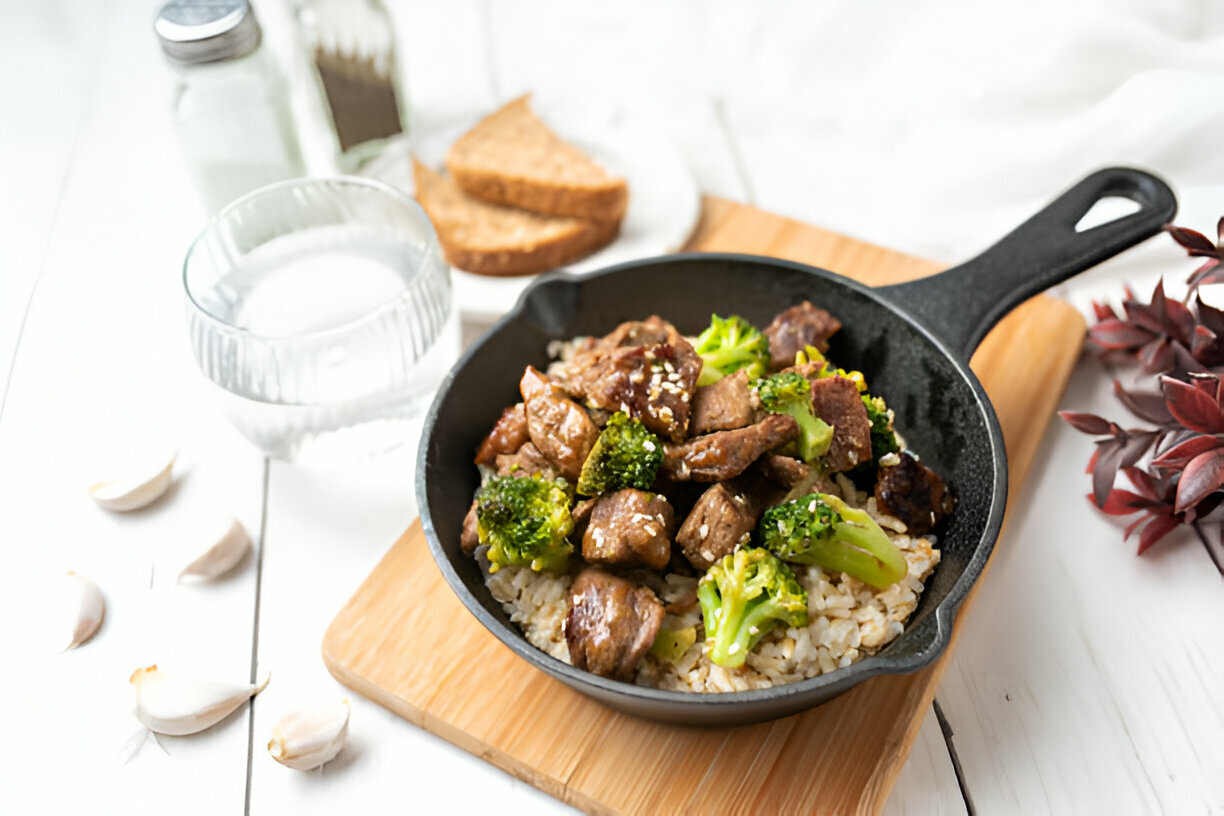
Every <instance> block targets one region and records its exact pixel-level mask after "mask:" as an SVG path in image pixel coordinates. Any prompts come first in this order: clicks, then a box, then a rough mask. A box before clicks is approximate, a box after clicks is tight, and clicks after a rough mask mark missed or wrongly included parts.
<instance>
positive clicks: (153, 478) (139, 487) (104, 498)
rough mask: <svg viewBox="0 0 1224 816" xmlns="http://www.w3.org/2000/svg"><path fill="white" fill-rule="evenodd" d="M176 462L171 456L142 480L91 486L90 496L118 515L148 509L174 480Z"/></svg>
mask: <svg viewBox="0 0 1224 816" xmlns="http://www.w3.org/2000/svg"><path fill="white" fill-rule="evenodd" d="M174 460H175V457H174V456H171V457H170V461H169V462H167V463H166V464H165V465H164V466H162V468H161V469H160V470H158V471H157V472H156V473H154V474H152V475H150V476H147V477H145V478H140V479H117V480H115V481H109V482H98V483H97V484H94V485H90V487H89V495H90V496H91V497H93V500H94V501H96V502H97V503H98V504H99V505H101V506H102V507H104V508H106V509H107V510H111V511H114V512H116V513H126V512H128V511H131V510H139V509H140V508H142V507H147V506H149V505H150V504H152V503H153V502H155V501H157V500H158V499H160V498H161V497H162V494H163V493H165V492H166V490H167V489H168V488H169V487H170V482H171V481H173V479H174Z"/></svg>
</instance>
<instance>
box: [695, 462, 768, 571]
mask: <svg viewBox="0 0 1224 816" xmlns="http://www.w3.org/2000/svg"><path fill="white" fill-rule="evenodd" d="M735 487H736V485H734V484H733V483H732V484H725V483H722V482H720V483H718V484H716V485H714V486H713V487H711V488H710V489H709V490H707V491H706V492H705V493H704V494H702V496H701V498H700V499H698V500H697V504H696V505H694V507H693V510H692V512H691V513H689V515H688V518H686V519H685V520H684V524H682V525H680V532H678V533H676V543H677V544H679V545H680V547H681V549H683V550H684V556H685V558H687V559H688V560H689V562H690V563H692V565H693V566H694V567H696V568H697V569H700V570H704V569H709V568H710V566H711V565H713V564H714V562H715V561H717V560H718V559H720V558H722V557H723V556H724V555H727V554H729V553H730V552H732V551H733V550H734V549H735V546H736V545H737V544H739V543H740V542H741V541H744V540H746V539H747V538H748V535H749V534H750V533H751V532H752V528H753V527H755V526H756V523H757V519H758V518H759V517H760V514H761V507H760V506H759V504H758V502H757V501H756V500H755V499H754V498H753V497H752V496H751V495H749V494H747V493H745V492H743V491H740V490H736V489H735Z"/></svg>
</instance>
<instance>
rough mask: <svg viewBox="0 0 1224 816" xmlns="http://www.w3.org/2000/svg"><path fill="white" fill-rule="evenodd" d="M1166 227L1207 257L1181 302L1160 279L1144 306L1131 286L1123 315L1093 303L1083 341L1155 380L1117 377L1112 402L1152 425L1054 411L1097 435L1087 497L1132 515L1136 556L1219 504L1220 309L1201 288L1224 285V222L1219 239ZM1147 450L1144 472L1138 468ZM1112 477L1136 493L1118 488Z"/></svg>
mask: <svg viewBox="0 0 1224 816" xmlns="http://www.w3.org/2000/svg"><path fill="white" fill-rule="evenodd" d="M1165 231H1166V232H1168V233H1169V235H1170V236H1172V238H1173V240H1174V241H1176V242H1177V243H1178V244H1180V245H1181V246H1182V247H1183V248H1184V249H1185V250H1186V251H1187V253H1188V254H1189V255H1190V256H1191V257H1192V258H1202V259H1203V262H1202V264H1201V265H1200V266H1199V267H1198V268H1197V269H1196V270H1195V271H1194V273H1193V274H1192V275H1191V276H1190V278H1189V280H1188V281H1187V283H1188V285H1189V292H1188V294H1187V296H1186V302H1185V303H1182V302H1179V301H1176V300H1169V298H1168V297H1167V296H1166V295H1165V291H1164V284H1163V282H1161V283H1157V284H1156V288H1155V290H1154V291H1153V292H1152V298H1151V300H1150V301H1149V302H1147V303H1143V302H1141V301H1139V300H1138V299H1137V298H1136V297H1135V295H1134V292H1132V291H1131V290H1130V289H1129V288H1127V289H1126V291H1125V295H1126V296H1125V299H1124V300H1123V301H1122V314H1121V315H1119V314H1118V312H1117V311H1116V310H1115V309H1114V308H1113V307H1112V306H1110V305H1108V304H1101V303H1093V312H1094V313H1095V315H1096V319H1097V322H1096V324H1095V325H1094V326H1092V328H1090V329H1089V330H1088V342H1089V344H1090V345H1092V346H1094V347H1095V348H1096V349H1097V352H1098V356H1099V357H1100V358H1101V359H1102V360H1103V361H1105V362H1107V363H1117V364H1131V365H1138V366H1139V368H1140V369H1141V370H1143V371H1145V372H1148V373H1151V374H1156V375H1159V376H1158V377H1157V383H1158V385H1159V388H1160V390H1159V392H1143V391H1128V390H1127V389H1126V388H1124V387H1123V386H1122V384H1121V383H1120V382H1118V381H1117V380H1115V381H1114V395H1115V396H1116V397H1117V398H1118V401H1119V402H1121V403H1122V404H1123V405H1124V406H1125V407H1126V408H1127V410H1129V411H1130V412H1131V413H1132V414H1134V415H1135V416H1136V417H1138V418H1139V419H1141V420H1143V421H1145V422H1147V423H1149V424H1150V425H1152V426H1154V427H1151V428H1122V427H1121V426H1119V425H1118V424H1116V423H1114V422H1111V421H1109V420H1107V419H1105V418H1103V417H1099V416H1096V415H1095V414H1086V413H1079V412H1075V411H1063V412H1060V414H1059V415H1060V416H1061V417H1062V418H1063V419H1064V420H1066V421H1067V422H1068V423H1069V424H1070V425H1071V426H1073V427H1074V428H1076V429H1077V430H1079V431H1082V432H1084V433H1086V434H1091V435H1093V436H1097V437H1102V438H1100V439H1098V440H1097V443H1096V450H1095V451H1094V452H1093V454H1092V458H1091V459H1090V461H1089V463H1088V470H1089V472H1090V473H1091V474H1092V488H1093V489H1092V494H1091V496H1090V497H1089V498H1091V499H1092V500H1093V502H1095V504H1096V505H1097V507H1099V508H1100V509H1101V510H1102V512H1104V513H1107V514H1109V515H1112V516H1130V515H1135V514H1138V518H1136V519H1135V520H1134V521H1133V522H1132V523H1131V524H1130V526H1129V527H1127V529H1126V538H1129V537H1130V536H1131V535H1132V534H1133V533H1135V532H1138V533H1139V554H1140V555H1142V554H1143V553H1144V552H1146V551H1147V550H1148V549H1149V548H1150V547H1151V546H1152V545H1153V544H1155V543H1156V542H1157V541H1160V540H1161V539H1162V538H1164V537H1165V536H1166V535H1168V534H1169V533H1170V532H1172V531H1173V530H1175V529H1177V527H1178V526H1179V525H1182V524H1194V525H1195V526H1196V528H1197V527H1198V522H1199V521H1200V520H1201V519H1202V518H1203V517H1204V516H1206V515H1207V514H1208V513H1210V512H1211V511H1213V510H1214V509H1215V508H1216V507H1218V506H1219V504H1220V502H1221V501H1222V500H1224V388H1222V387H1221V379H1220V378H1221V375H1224V311H1222V310H1220V309H1216V308H1214V307H1211V306H1208V305H1207V304H1206V303H1204V302H1203V299H1202V297H1201V296H1200V295H1199V292H1198V290H1199V287H1201V286H1206V285H1208V284H1214V283H1224V218H1221V219H1220V221H1219V223H1218V224H1217V225H1216V233H1217V235H1218V238H1219V243H1213V242H1212V241H1211V239H1209V238H1208V237H1207V236H1205V235H1203V234H1202V233H1200V232H1196V231H1195V230H1192V229H1187V228H1185V227H1175V226H1173V225H1166V226H1165ZM1191 299H1193V301H1191ZM1149 453H1150V454H1151V459H1150V460H1149V461H1148V463H1147V466H1146V468H1144V467H1139V466H1138V463H1139V462H1140V461H1141V460H1142V459H1143V457H1144V456H1146V455H1148V454H1149ZM1118 471H1122V472H1123V473H1125V474H1126V477H1127V478H1128V479H1129V480H1130V483H1131V485H1132V486H1133V487H1134V489H1133V490H1126V489H1122V488H1117V487H1114V482H1115V480H1116V478H1117V474H1118ZM1199 532H1200V535H1202V530H1201V529H1200V530H1199Z"/></svg>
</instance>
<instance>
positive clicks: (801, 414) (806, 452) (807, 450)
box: [784, 405, 833, 465]
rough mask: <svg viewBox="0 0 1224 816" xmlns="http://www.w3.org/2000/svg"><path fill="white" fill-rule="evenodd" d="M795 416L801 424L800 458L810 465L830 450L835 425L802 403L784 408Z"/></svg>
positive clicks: (796, 420) (785, 411)
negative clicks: (815, 414)
mask: <svg viewBox="0 0 1224 816" xmlns="http://www.w3.org/2000/svg"><path fill="white" fill-rule="evenodd" d="M784 413H787V414H789V415H791V416H793V417H794V418H795V422H797V423H798V424H799V439H798V446H799V458H800V459H802V460H803V461H804V462H807V463H808V464H809V465H810V464H812V463H813V462H815V461H816V460H817V459H818V458H820V457H821V456H824V455H825V454H826V453H828V452H829V445H830V444H831V443H832V442H833V426H832V425H830V424H829V423H827V422H825V421H824V420H823V419H821V418H820V417H818V416H814V415H813V414H812V411H811V409H810V408H805V407H804V406H802V405H790V406H787V407H786V408H785V409H784Z"/></svg>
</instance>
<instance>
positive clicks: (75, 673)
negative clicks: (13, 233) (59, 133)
mask: <svg viewBox="0 0 1224 816" xmlns="http://www.w3.org/2000/svg"><path fill="white" fill-rule="evenodd" d="M106 10H107V12H109V14H110V16H108V17H106V19H105V21H104V22H101V23H100V24H99V25H98V26H97V27H96V28H95V29H94V30H92V31H91V32H90V36H91V37H92V38H94V39H96V41H97V42H99V43H102V44H103V48H104V51H103V55H102V57H101V58H100V59H98V60H96V61H95V60H91V61H90V63H89V65H88V66H87V69H88V70H89V71H90V72H92V73H93V75H94V76H93V82H94V85H93V98H92V99H91V101H90V107H89V109H88V113H87V116H86V119H85V120H84V122H83V130H82V133H81V136H80V138H79V140H78V142H77V147H76V156H75V159H74V161H73V165H72V170H71V173H70V175H69V177H68V178H67V180H66V184H65V186H64V189H63V193H62V196H61V197H60V200H59V201H58V202H56V207H57V209H56V217H55V221H54V225H53V226H52V227H51V230H50V239H49V242H48V250H47V253H46V259H45V268H44V271H43V274H42V278H41V281H40V284H39V287H38V290H37V293H36V295H35V298H34V300H33V302H32V306H31V309H30V313H29V318H28V321H27V324H26V327H25V333H24V337H23V341H22V345H21V349H20V352H19V354H18V355H17V358H16V360H15V363H14V367H13V377H12V385H11V388H10V391H9V394H8V401H7V406H6V409H5V414H4V418H3V421H2V422H0V518H3V519H4V520H5V526H4V539H5V542H6V544H7V546H6V553H7V555H8V560H7V563H6V568H5V569H4V570H3V571H2V572H0V576H2V577H0V597H3V599H4V606H5V612H6V614H5V619H6V620H7V621H9V627H8V631H10V632H11V633H12V635H13V637H14V639H15V641H16V642H15V643H14V644H13V646H12V647H11V649H10V651H9V653H10V655H13V656H15V657H16V659H17V662H15V663H14V665H13V666H12V667H10V669H13V668H15V667H16V666H17V665H20V667H21V668H20V671H15V670H10V671H6V672H4V675H3V680H0V692H2V693H3V696H4V698H5V699H6V700H9V701H10V704H11V708H12V709H13V712H12V714H11V715H10V725H9V738H8V739H6V740H5V746H6V747H5V749H4V765H5V767H7V768H10V769H18V768H19V769H21V772H20V773H10V774H8V775H6V781H5V784H4V790H3V793H2V794H0V799H2V801H3V804H0V809H3V810H5V811H6V812H7V811H11V812H68V811H70V810H97V809H99V807H100V806H101V808H102V809H110V808H119V807H123V808H125V809H128V808H133V807H135V808H136V809H139V810H148V811H154V810H162V811H173V812H176V813H216V812H237V811H238V810H240V809H241V807H242V803H243V798H244V793H245V791H244V778H245V766H246V746H247V723H246V717H245V715H244V714H243V713H239V714H237V715H236V716H234V717H231V718H230V719H228V720H226V721H225V722H223V723H222V724H221V725H219V726H217V727H216V728H215V729H213V730H212V731H210V732H207V733H205V734H202V735H199V736H195V737H183V738H163V740H162V743H161V744H162V746H163V747H162V748H159V747H158V745H157V744H156V743H153V742H146V743H144V744H143V747H142V748H140V749H139V750H138V751H136V752H135V753H134V754H133V749H134V748H135V747H136V746H137V745H139V744H141V743H140V741H139V740H137V741H135V742H129V740H130V738H132V737H133V735H138V734H139V731H140V729H139V724H138V723H137V721H136V720H135V718H133V717H132V716H131V714H130V713H129V712H130V709H131V707H132V703H133V700H134V697H133V692H132V689H131V687H130V686H129V684H128V682H127V680H128V676H129V675H130V674H131V672H132V671H133V670H134V669H136V668H138V667H141V666H147V665H149V664H151V663H158V664H159V665H161V666H162V667H163V668H166V669H174V670H179V671H183V672H189V673H193V674H199V675H203V676H210V677H214V678H216V679H221V680H230V681H234V682H245V681H246V679H247V677H248V675H249V672H250V662H251V633H252V606H253V597H254V570H253V569H251V565H250V564H249V563H248V564H246V565H245V566H244V568H242V569H241V570H240V571H239V572H238V573H237V574H235V575H234V576H232V577H230V578H229V579H228V580H226V581H223V582H220V583H218V584H216V585H214V586H208V587H190V588H189V587H180V586H177V585H176V584H175V582H174V580H173V578H174V568H175V567H177V566H179V565H181V563H182V561H181V559H183V558H184V557H186V555H187V553H188V550H189V549H190V548H191V546H192V540H193V537H195V536H199V535H200V530H201V528H202V524H203V520H204V519H207V518H209V517H210V516H211V515H212V514H214V513H227V514H234V515H237V516H239V517H241V518H242V519H243V520H244V522H246V523H247V524H248V526H250V527H251V528H252V529H253V530H255V531H257V530H258V526H259V520H260V519H259V514H260V497H261V489H262V466H261V461H260V459H259V458H258V456H256V455H253V453H252V452H251V450H250V448H249V447H247V446H246V445H245V444H244V443H242V442H241V441H240V440H239V439H237V437H236V435H234V434H233V432H232V431H230V430H229V429H228V428H226V427H224V426H223V424H222V423H221V421H220V420H219V418H218V417H217V416H216V414H215V412H214V411H213V409H212V406H211V405H208V404H206V403H205V402H203V401H202V397H201V394H200V392H199V386H200V377H199V374H198V373H197V371H196V370H195V366H194V363H193V362H192V360H191V356H190V352H189V349H188V345H187V340H186V331H185V326H184V321H183V305H182V304H183V297H182V292H181V287H180V284H179V277H178V271H179V267H180V264H181V261H182V255H183V252H184V249H185V247H186V245H187V242H188V241H189V239H190V238H191V234H192V232H193V231H194V230H196V229H197V228H198V226H199V225H198V220H197V216H196V215H195V212H196V211H195V206H196V205H195V202H194V199H193V197H192V194H191V191H190V190H189V189H188V188H187V187H186V180H185V177H184V175H183V173H182V171H181V169H180V167H179V165H178V156H177V153H176V152H174V149H173V146H174V141H173V138H172V135H171V133H170V131H169V124H168V121H166V119H165V118H164V117H165V115H166V113H167V108H166V106H164V105H162V104H159V103H160V101H161V100H162V99H164V98H165V97H164V95H163V93H162V91H163V90H164V88H163V86H162V84H161V82H162V80H163V78H164V73H163V69H162V66H161V62H160V54H159V52H158V51H157V48H156V45H155V43H154V42H153V40H152V37H151V35H150V33H149V31H148V28H147V27H146V26H145V25H143V24H142V25H139V26H135V27H134V26H132V25H131V21H132V20H133V19H140V20H147V15H148V8H147V6H146V5H145V4H144V3H141V2H129V3H127V4H126V5H125V7H115V6H113V5H112V6H110V7H108V8H107V9H106ZM52 138H53V137H52ZM146 447H148V448H152V449H162V450H167V449H173V448H174V447H177V448H178V449H179V450H180V453H181V460H180V461H181V467H180V472H179V476H178V478H177V483H176V486H175V488H174V489H173V490H172V492H171V494H170V495H168V496H166V497H165V498H164V499H163V500H162V501H161V502H160V503H159V504H157V505H156V506H154V507H152V508H150V509H149V510H147V511H144V512H139V513H134V514H131V515H127V516H118V515H111V514H108V513H105V512H103V511H102V510H100V509H99V508H97V507H96V506H94V505H93V503H92V501H91V500H90V499H89V498H88V497H87V495H86V493H85V487H86V486H87V485H88V484H90V483H91V482H92V481H96V480H97V479H98V474H99V473H105V472H106V470H107V468H108V466H109V467H110V468H117V467H119V466H120V465H119V464H118V463H119V462H122V461H123V460H124V459H125V458H127V457H126V455H127V454H129V453H133V452H134V451H135V450H138V449H144V448H146ZM69 568H71V569H75V570H77V571H78V572H80V573H82V574H84V575H86V576H88V577H90V578H91V579H93V580H94V581H96V582H97V583H98V584H99V585H100V587H101V588H102V590H103V592H104V593H105V595H106V597H107V601H108V611H107V619H106V622H105V624H104V626H103V628H102V630H101V631H100V633H99V634H98V635H97V636H96V637H95V638H94V640H93V641H92V642H90V643H88V644H87V645H85V646H84V647H82V648H81V649H78V650H77V651H75V652H71V653H68V654H63V655H54V654H48V646H49V644H48V643H47V642H46V641H45V640H44V639H43V638H42V635H43V624H44V621H45V620H46V618H47V615H48V610H47V609H46V606H47V604H48V602H49V600H50V599H49V597H48V593H47V587H48V586H49V585H51V584H53V583H54V582H55V581H56V580H58V576H59V575H61V574H62V573H63V571H64V570H65V569H69ZM163 748H164V750H163ZM31 758H36V759H35V760H34V761H31ZM125 760H126V764H124V763H125ZM200 780H208V783H207V784H203V785H201V784H200Z"/></svg>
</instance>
